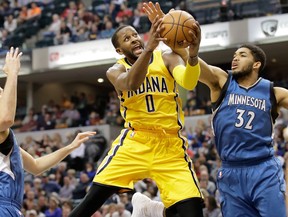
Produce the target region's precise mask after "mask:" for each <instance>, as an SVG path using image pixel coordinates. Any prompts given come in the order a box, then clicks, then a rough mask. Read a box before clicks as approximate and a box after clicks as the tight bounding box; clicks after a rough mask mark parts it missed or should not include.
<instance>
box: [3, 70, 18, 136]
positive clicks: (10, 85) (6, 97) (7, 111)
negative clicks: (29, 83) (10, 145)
mask: <svg viewBox="0 0 288 217" xmlns="http://www.w3.org/2000/svg"><path fill="white" fill-rule="evenodd" d="M16 103H17V75H16V74H11V75H8V76H7V80H6V84H5V87H4V90H3V93H2V96H1V97H0V108H1V112H0V132H2V131H4V130H6V129H7V128H9V127H11V126H12V125H13V123H14V118H15V114H16Z"/></svg>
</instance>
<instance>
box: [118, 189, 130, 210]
mask: <svg viewBox="0 0 288 217" xmlns="http://www.w3.org/2000/svg"><path fill="white" fill-rule="evenodd" d="M119 197H120V202H121V203H122V204H124V206H125V209H126V210H128V211H129V212H130V213H132V211H133V206H132V203H131V200H130V198H129V196H128V194H127V193H123V194H119Z"/></svg>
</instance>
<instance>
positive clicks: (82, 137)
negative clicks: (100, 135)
mask: <svg viewBox="0 0 288 217" xmlns="http://www.w3.org/2000/svg"><path fill="white" fill-rule="evenodd" d="M95 134H96V132H93V131H86V132H82V133H78V134H77V136H76V138H75V139H74V140H73V142H72V143H71V144H70V145H71V146H72V148H73V149H76V148H78V147H79V146H80V145H81V144H82V143H84V142H86V141H88V140H89V138H90V136H94V135H95Z"/></svg>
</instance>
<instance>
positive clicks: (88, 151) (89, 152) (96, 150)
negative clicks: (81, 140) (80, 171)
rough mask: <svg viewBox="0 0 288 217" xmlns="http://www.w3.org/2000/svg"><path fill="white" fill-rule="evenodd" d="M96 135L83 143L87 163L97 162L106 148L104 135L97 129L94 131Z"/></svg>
mask: <svg viewBox="0 0 288 217" xmlns="http://www.w3.org/2000/svg"><path fill="white" fill-rule="evenodd" d="M94 131H95V132H96V135H94V136H92V137H91V138H90V139H89V141H87V142H86V143H85V147H86V148H85V158H86V160H87V162H91V163H93V162H98V161H99V159H100V158H101V157H102V155H103V154H104V152H105V150H106V148H107V145H108V144H107V140H106V138H105V137H104V135H103V134H102V133H101V132H100V131H99V130H97V129H95V130H94Z"/></svg>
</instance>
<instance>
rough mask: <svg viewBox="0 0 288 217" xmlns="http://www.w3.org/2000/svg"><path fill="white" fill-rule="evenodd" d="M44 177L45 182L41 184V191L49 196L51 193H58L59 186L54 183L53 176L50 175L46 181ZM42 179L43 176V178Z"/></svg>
mask: <svg viewBox="0 0 288 217" xmlns="http://www.w3.org/2000/svg"><path fill="white" fill-rule="evenodd" d="M45 176H46V177H47V175H46V174H45ZM46 177H45V179H44V180H45V182H43V190H45V192H46V193H47V194H48V195H50V194H51V193H52V192H56V193H59V191H60V188H61V186H60V185H59V184H58V183H57V182H56V180H55V179H56V177H55V174H50V175H49V176H48V179H47V178H46ZM43 178H44V176H43Z"/></svg>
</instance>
